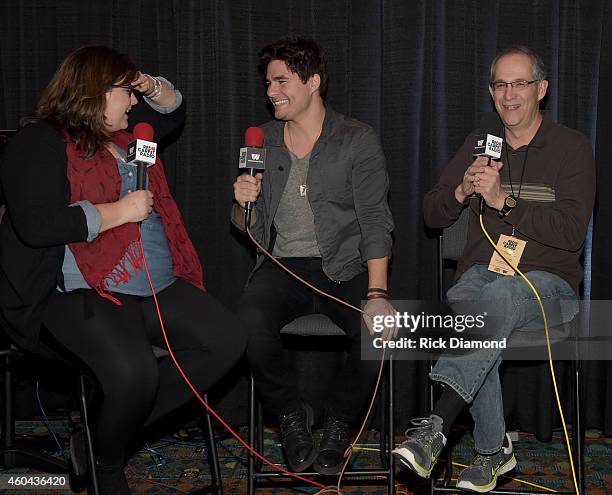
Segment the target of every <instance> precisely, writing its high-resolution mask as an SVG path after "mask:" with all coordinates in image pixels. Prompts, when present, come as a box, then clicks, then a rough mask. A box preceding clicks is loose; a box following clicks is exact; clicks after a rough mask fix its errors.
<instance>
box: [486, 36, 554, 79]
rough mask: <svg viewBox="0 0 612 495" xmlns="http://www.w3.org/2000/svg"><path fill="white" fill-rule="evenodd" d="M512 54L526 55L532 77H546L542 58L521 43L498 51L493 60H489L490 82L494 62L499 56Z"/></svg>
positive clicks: (493, 70) (495, 62)
mask: <svg viewBox="0 0 612 495" xmlns="http://www.w3.org/2000/svg"><path fill="white" fill-rule="evenodd" d="M512 54H523V55H527V56H528V57H529V58H530V59H531V67H532V69H531V70H532V77H533V79H534V80H537V81H542V80H544V79H546V66H545V65H544V62H542V59H541V58H540V57H539V56H538V55H537V54H536V53H535V52H534V51H533V50H532V49H531V48H529V47H527V46H522V45H514V46H510V47H508V48H506V49H505V50H502V51H501V52H498V53H497V55H495V58H494V59H493V62H491V69H490V71H489V80H490V81H491V82H493V75H494V74H493V73H494V72H495V64H497V62H498V61H499V59H500V58H502V57H504V56H506V55H512Z"/></svg>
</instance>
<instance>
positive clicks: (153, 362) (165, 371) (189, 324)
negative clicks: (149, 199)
mask: <svg viewBox="0 0 612 495" xmlns="http://www.w3.org/2000/svg"><path fill="white" fill-rule="evenodd" d="M114 295H115V296H116V297H117V298H118V299H120V300H121V302H122V306H117V305H115V304H114V303H112V302H110V301H108V300H106V299H103V298H102V297H100V296H99V295H98V294H97V293H96V292H95V291H93V290H79V291H74V292H70V293H66V294H64V293H61V292H57V293H56V294H54V296H53V297H52V299H51V301H50V302H49V304H48V306H47V309H46V312H45V315H44V325H45V327H46V329H47V330H48V332H49V333H47V334H46V335H45V334H43V342H44V341H46V343H47V344H49V345H50V346H51V347H53V348H54V349H55V350H56V351H59V352H60V353H63V354H64V355H66V357H67V359H68V360H69V361H71V362H75V364H80V365H81V366H84V367H86V369H87V370H89V372H90V373H91V374H92V375H93V376H94V377H95V378H96V379H97V381H98V382H99V385H100V388H101V391H102V394H101V395H102V399H101V404H100V408H99V410H97V411H93V412H94V414H93V416H94V419H95V421H96V431H95V448H96V455H97V457H98V461H100V462H101V463H103V464H106V465H118V464H121V463H122V462H123V460H124V455H125V449H126V446H127V445H128V443H129V441H130V439H131V438H132V437H133V436H134V435H135V434H136V433H138V432H139V431H140V430H141V429H142V428H143V427H144V426H147V425H149V424H151V423H153V422H154V421H156V420H158V419H159V418H161V417H162V416H164V415H165V414H167V413H169V412H171V411H173V410H174V409H176V408H177V407H179V406H181V405H182V404H185V403H186V402H187V401H189V400H191V399H192V398H193V397H194V396H193V393H192V392H191V391H190V390H189V389H188V387H187V385H186V384H185V383H184V382H183V379H182V378H181V376H180V375H179V372H178V371H177V369H176V367H175V366H174V363H173V362H172V360H171V358H170V357H165V358H162V359H160V360H159V361H158V360H157V359H156V358H155V357H154V355H153V351H152V349H151V345H155V346H157V347H161V348H164V349H166V345H165V343H164V340H163V336H162V334H161V329H160V325H159V320H158V317H157V312H156V309H155V302H154V301H153V298H152V297H139V296H129V295H124V294H117V293H115V294H114ZM157 298H158V300H159V304H160V309H161V313H162V317H163V319H164V325H165V328H166V331H167V333H168V339H169V341H170V346H171V347H172V349H173V351H174V354H175V356H176V358H177V360H178V361H179V363H180V364H181V366H182V367H183V369H184V370H185V372H186V374H187V375H188V377H189V379H190V380H191V381H192V383H193V384H194V386H195V388H196V389H197V390H206V389H207V388H209V387H210V386H211V385H213V384H214V383H215V382H216V381H218V380H219V379H220V378H221V377H222V376H223V375H225V373H226V372H227V371H228V370H229V369H230V368H231V367H232V366H234V364H235V363H236V362H237V361H238V359H239V358H240V356H241V355H242V354H243V352H244V348H245V345H246V335H245V332H244V329H243V327H242V325H241V324H240V321H239V320H238V319H237V318H236V316H235V315H234V314H232V313H231V312H230V311H229V310H228V309H226V308H225V307H224V306H223V305H221V303H219V302H218V301H217V300H216V299H215V298H214V297H212V296H211V295H210V294H208V293H203V292H202V291H201V290H199V289H197V288H196V287H194V286H192V285H191V284H189V283H187V282H185V281H183V280H177V281H176V282H174V283H173V284H172V285H171V286H170V287H168V288H166V289H164V290H163V291H161V292H160V293H159V294H158V295H157ZM58 344H59V346H58ZM58 347H59V349H58ZM62 351H63V352H62ZM66 351H68V353H66Z"/></svg>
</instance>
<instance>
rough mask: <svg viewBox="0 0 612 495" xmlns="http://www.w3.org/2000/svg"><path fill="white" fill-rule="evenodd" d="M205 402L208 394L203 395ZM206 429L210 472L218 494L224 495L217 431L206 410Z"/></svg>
mask: <svg viewBox="0 0 612 495" xmlns="http://www.w3.org/2000/svg"><path fill="white" fill-rule="evenodd" d="M203 399H204V402H206V404H208V395H207V394H204V395H203ZM205 421H206V423H205V424H206V429H207V430H208V431H207V438H208V442H207V443H208V459H209V461H208V464H209V467H210V474H211V478H212V483H213V485H214V486H215V488H216V491H217V495H223V482H222V481H221V468H220V467H219V456H218V455H217V443H216V441H215V432H214V430H213V426H212V421H211V419H210V413H209V412H208V411H206V419H205Z"/></svg>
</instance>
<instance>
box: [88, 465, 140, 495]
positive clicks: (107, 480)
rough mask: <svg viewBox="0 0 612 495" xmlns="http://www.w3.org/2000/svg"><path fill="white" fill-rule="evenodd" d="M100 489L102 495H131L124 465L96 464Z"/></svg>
mask: <svg viewBox="0 0 612 495" xmlns="http://www.w3.org/2000/svg"><path fill="white" fill-rule="evenodd" d="M96 473H97V474H98V488H100V495H130V494H131V491H130V487H129V485H128V482H127V479H126V477H125V472H124V466H123V464H121V465H119V466H109V465H106V464H101V463H99V462H96Z"/></svg>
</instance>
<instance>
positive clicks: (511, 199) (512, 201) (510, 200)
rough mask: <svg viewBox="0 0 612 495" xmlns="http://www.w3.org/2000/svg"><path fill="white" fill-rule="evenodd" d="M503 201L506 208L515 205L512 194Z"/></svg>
mask: <svg viewBox="0 0 612 495" xmlns="http://www.w3.org/2000/svg"><path fill="white" fill-rule="evenodd" d="M504 203H505V204H506V206H507V207H508V208H514V207H515V206H516V198H515V197H514V196H508V197H507V198H506V201H504Z"/></svg>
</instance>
